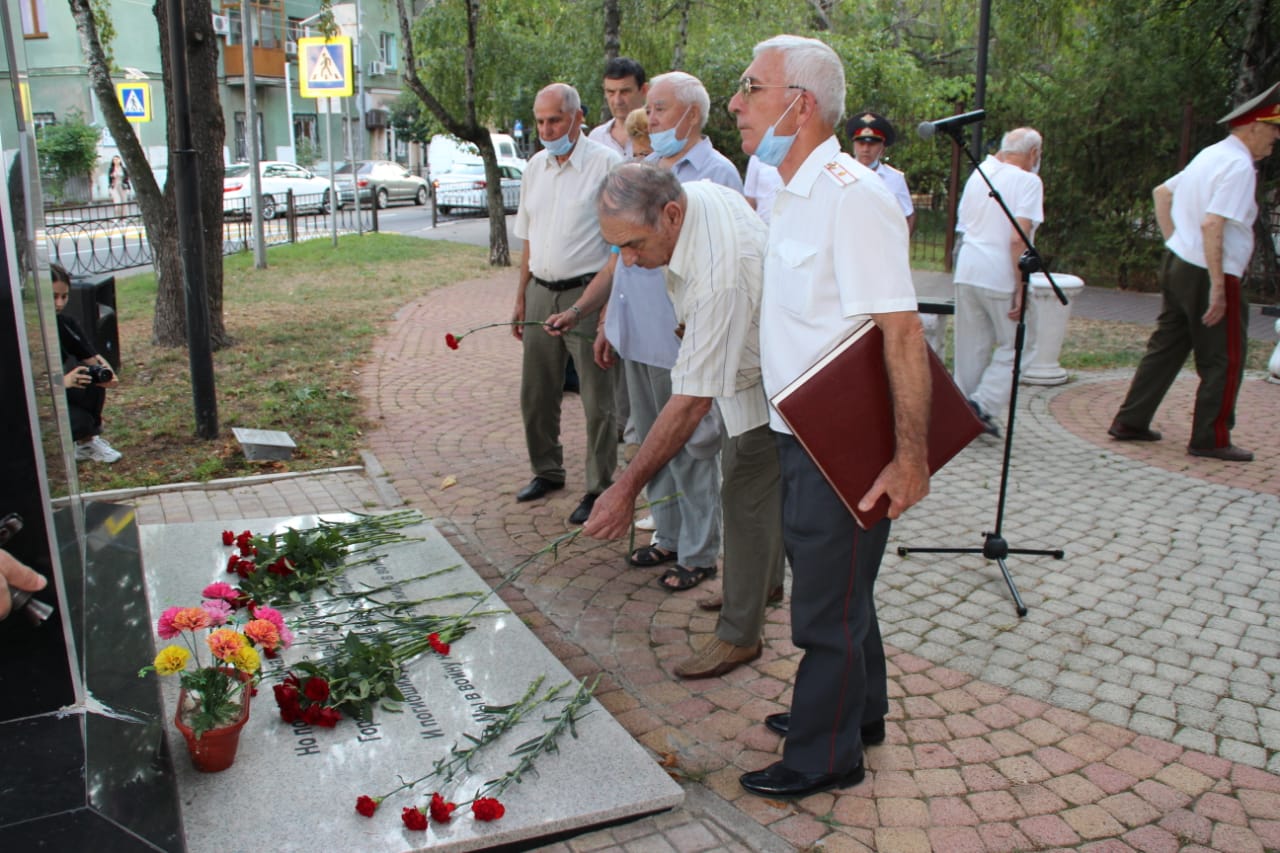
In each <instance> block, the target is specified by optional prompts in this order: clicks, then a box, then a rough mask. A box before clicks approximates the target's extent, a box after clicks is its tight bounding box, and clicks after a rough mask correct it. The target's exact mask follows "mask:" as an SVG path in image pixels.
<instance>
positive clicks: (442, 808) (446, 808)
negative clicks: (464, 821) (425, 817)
mask: <svg viewBox="0 0 1280 853" xmlns="http://www.w3.org/2000/svg"><path fill="white" fill-rule="evenodd" d="M457 807H458V806H457V804H456V803H450V802H446V801H445V798H444V797H442V796H440V795H439V794H432V795H431V819H432V820H434V821H435V822H436V823H448V822H449V819H450V818H451V817H453V810H454V809H456V808H457Z"/></svg>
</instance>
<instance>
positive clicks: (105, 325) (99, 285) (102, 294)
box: [63, 275, 120, 371]
mask: <svg viewBox="0 0 1280 853" xmlns="http://www.w3.org/2000/svg"><path fill="white" fill-rule="evenodd" d="M63 310H64V311H67V312H69V313H70V314H71V317H72V319H74V320H75V321H76V322H77V323H79V324H80V328H82V329H84V333H85V334H86V335H88V336H89V338H90V340H92V341H93V345H94V347H95V348H96V349H97V350H98V353H99V354H100V355H101V356H102V357H103V358H105V359H106V360H107V361H108V362H110V364H111V366H112V367H113V368H114V369H115V370H117V371H118V370H119V369H120V324H119V321H118V320H117V319H116V277H115V276H113V275H87V276H73V277H72V279H71V297H70V298H69V299H68V300H67V307H66V308H64V309H63Z"/></svg>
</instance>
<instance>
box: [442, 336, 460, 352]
mask: <svg viewBox="0 0 1280 853" xmlns="http://www.w3.org/2000/svg"><path fill="white" fill-rule="evenodd" d="M444 342H445V345H446V346H447V347H449V349H457V348H458V339H457V338H455V337H454V336H453V334H452V333H450V334H447V335H445V336H444Z"/></svg>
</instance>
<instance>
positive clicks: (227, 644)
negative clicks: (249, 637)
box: [209, 628, 245, 661]
mask: <svg viewBox="0 0 1280 853" xmlns="http://www.w3.org/2000/svg"><path fill="white" fill-rule="evenodd" d="M244 644H245V639H244V637H243V636H242V635H241V634H239V633H237V632H236V631H233V630H231V629H230V628H219V629H218V630H217V631H214V632H213V633H212V634H210V635H209V650H210V651H212V652H213V656H214V657H216V658H217V659H218V660H228V661H229V660H231V659H232V658H234V657H235V656H236V654H237V653H238V652H239V651H240V650H241V649H242V648H244Z"/></svg>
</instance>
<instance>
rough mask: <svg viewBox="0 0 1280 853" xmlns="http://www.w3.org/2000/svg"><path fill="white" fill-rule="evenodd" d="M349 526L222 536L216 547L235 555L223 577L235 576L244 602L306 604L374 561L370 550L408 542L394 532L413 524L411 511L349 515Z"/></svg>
mask: <svg viewBox="0 0 1280 853" xmlns="http://www.w3.org/2000/svg"><path fill="white" fill-rule="evenodd" d="M355 515H356V517H355V519H354V520H353V521H327V520H324V519H321V521H320V523H319V524H318V525H317V526H315V527H312V528H308V529H305V530H297V529H294V528H288V529H287V530H284V531H283V532H279V533H269V534H267V535H265V536H264V535H255V534H254V533H252V532H251V531H248V530H245V531H242V532H241V533H238V534H237V533H235V532H234V531H231V530H224V531H223V532H222V544H223V545H227V546H229V547H234V548H235V549H236V550H235V552H234V553H232V554H231V556H230V557H229V558H228V559H227V573H228V574H234V575H236V576H237V577H238V578H239V580H238V584H239V588H240V591H241V592H242V593H243V595H244V598H245V600H252V601H256V602H258V603H260V604H273V605H276V606H283V605H287V604H293V603H298V602H301V601H304V600H306V599H307V598H308V597H309V596H310V594H311V592H312V591H314V590H316V589H319V588H321V587H327V586H329V585H330V584H332V583H333V582H334V581H335V580H337V579H338V578H339V577H340V576H341V575H342V574H343V573H344V572H345V571H346V570H347V569H349V568H352V567H353V566H359V565H364V564H366V563H372V562H374V561H376V560H377V559H378V555H377V554H376V553H374V551H375V549H378V548H381V547H384V546H386V545H391V544H395V543H399V542H410V541H414V540H412V539H411V538H410V537H408V536H405V535H404V534H403V533H401V532H400V530H401V529H402V528H405V527H410V526H412V525H415V524H419V523H421V521H422V516H421V514H419V513H418V512H417V511H416V510H404V511H401V512H392V513H387V514H385V515H362V514H359V513H357V514H355Z"/></svg>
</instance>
